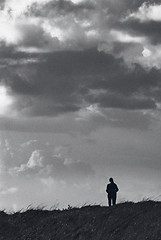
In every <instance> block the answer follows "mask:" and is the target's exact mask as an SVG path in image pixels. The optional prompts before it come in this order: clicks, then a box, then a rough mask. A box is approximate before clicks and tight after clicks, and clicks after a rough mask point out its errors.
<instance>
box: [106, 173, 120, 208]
mask: <svg viewBox="0 0 161 240" xmlns="http://www.w3.org/2000/svg"><path fill="white" fill-rule="evenodd" d="M109 182H110V183H109V184H107V187H106V192H107V197H108V205H109V207H110V206H111V203H112V205H115V204H116V198H117V192H118V191H119V189H118V187H117V185H116V183H114V180H113V178H110V179H109Z"/></svg>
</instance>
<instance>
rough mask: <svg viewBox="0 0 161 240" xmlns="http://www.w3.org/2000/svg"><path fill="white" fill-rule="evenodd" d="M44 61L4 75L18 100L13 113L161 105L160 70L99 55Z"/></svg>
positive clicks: (47, 57)
mask: <svg viewBox="0 0 161 240" xmlns="http://www.w3.org/2000/svg"><path fill="white" fill-rule="evenodd" d="M40 60H41V59H40ZM42 60H43V61H42V62H41V61H40V62H37V63H34V64H33V63H32V64H27V65H25V66H19V65H17V66H15V67H14V68H13V67H12V68H10V67H8V68H7V69H6V70H5V71H4V73H3V74H4V80H3V84H4V85H6V87H7V88H10V94H11V96H12V97H13V99H14V104H12V109H11V113H12V111H15V112H17V113H18V114H20V113H21V114H22V115H24V116H25V115H26V116H57V115H59V114H64V113H69V112H78V111H79V110H80V109H81V108H82V107H84V105H86V106H89V105H91V104H98V105H99V106H100V107H104V108H110V107H113V108H120V109H135V110H136V109H154V108H156V103H157V102H158V101H160V97H159V92H160V71H159V70H157V69H154V68H153V69H150V70H145V69H144V68H143V67H141V66H140V65H139V64H135V65H133V67H132V68H131V69H129V68H128V67H127V66H126V65H125V63H124V61H123V60H122V59H121V58H120V59H115V58H114V57H113V56H112V55H109V54H105V53H103V52H98V51H97V50H86V51H81V52H79V51H78V52H77V51H67V52H57V53H53V54H47V55H46V54H45V55H43V56H42ZM11 70H12V71H11Z"/></svg>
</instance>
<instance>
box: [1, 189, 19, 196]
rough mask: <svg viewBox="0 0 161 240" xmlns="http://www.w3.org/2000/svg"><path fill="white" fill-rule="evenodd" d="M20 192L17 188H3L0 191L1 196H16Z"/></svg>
mask: <svg viewBox="0 0 161 240" xmlns="http://www.w3.org/2000/svg"><path fill="white" fill-rule="evenodd" d="M17 191H18V188H17V187H11V188H7V189H5V188H2V189H0V194H1V195H9V194H14V193H16V192H17Z"/></svg>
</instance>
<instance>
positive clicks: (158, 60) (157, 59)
mask: <svg viewBox="0 0 161 240" xmlns="http://www.w3.org/2000/svg"><path fill="white" fill-rule="evenodd" d="M137 60H138V62H140V64H142V65H143V66H145V67H148V68H151V67H156V68H158V69H160V68H161V44H158V45H150V44H145V45H144V50H143V51H142V56H140V57H138V59H137Z"/></svg>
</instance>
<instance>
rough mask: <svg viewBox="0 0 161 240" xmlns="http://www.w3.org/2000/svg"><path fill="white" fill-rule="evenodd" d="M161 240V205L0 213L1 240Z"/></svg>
mask: <svg viewBox="0 0 161 240" xmlns="http://www.w3.org/2000/svg"><path fill="white" fill-rule="evenodd" d="M2 239H4V240H90V239H91V240H161V202H154V201H144V202H139V203H132V202H126V203H121V204H118V205H115V206H114V207H101V206H85V207H82V208H70V209H66V210H53V211H48V210H34V209H29V210H26V211H25V212H17V213H14V214H6V213H5V212H3V211H1V212H0V240H2Z"/></svg>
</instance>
